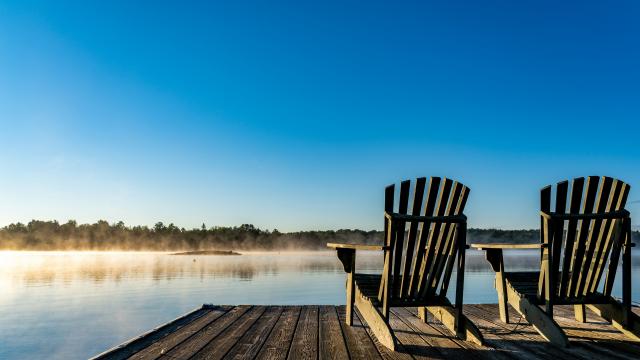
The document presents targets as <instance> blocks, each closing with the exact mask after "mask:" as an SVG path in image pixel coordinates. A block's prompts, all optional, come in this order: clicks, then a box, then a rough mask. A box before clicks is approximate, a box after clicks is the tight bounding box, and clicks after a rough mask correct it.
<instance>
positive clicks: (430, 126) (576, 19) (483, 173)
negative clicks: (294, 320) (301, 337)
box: [0, 0, 640, 231]
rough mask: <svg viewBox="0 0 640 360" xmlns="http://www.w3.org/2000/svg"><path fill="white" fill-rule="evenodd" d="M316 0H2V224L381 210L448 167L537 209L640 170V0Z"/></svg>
mask: <svg viewBox="0 0 640 360" xmlns="http://www.w3.org/2000/svg"><path fill="white" fill-rule="evenodd" d="M302 3H303V2H300V1H230V2H225V3H223V2H204V1H203V2H187V1H149V2H144V1H115V0H114V1H106V2H97V1H96V2H88V1H49V2H40V1H3V2H2V3H0V144H2V151H0V166H1V168H2V170H1V172H0V225H5V224H8V223H10V222H15V221H23V222H24V221H28V220H30V219H32V218H36V219H58V220H60V221H66V220H67V219H71V218H72V219H77V220H78V221H80V222H93V221H95V220H97V219H106V220H108V221H117V220H123V221H125V222H126V223H128V224H153V223H155V222H156V221H164V222H165V223H169V222H174V223H176V224H177V225H179V226H185V227H192V226H199V225H200V224H201V223H202V222H205V223H206V224H207V225H209V226H212V225H238V224H241V223H253V224H255V225H257V226H260V227H263V228H269V229H273V228H278V229H279V230H281V231H289V230H304V229H338V228H362V229H380V228H381V225H382V211H381V210H382V200H383V187H384V186H385V185H387V184H389V183H392V182H395V181H398V180H401V179H404V178H413V177H417V176H423V175H424V176H429V175H439V176H447V177H452V178H455V179H458V180H460V181H462V182H463V183H465V184H467V185H468V186H469V187H470V188H471V189H472V192H471V197H470V199H469V204H468V207H467V211H466V212H467V214H468V216H469V221H470V226H473V227H498V228H522V227H525V228H535V227H537V226H538V221H539V219H538V216H537V210H538V202H537V201H538V190H539V189H540V188H541V187H542V186H544V185H546V184H549V183H552V182H556V181H558V180H561V179H565V178H571V177H575V176H584V175H610V176H614V177H618V178H620V179H623V180H625V181H627V182H629V183H630V184H631V185H632V187H633V186H636V185H638V186H640V150H639V148H638V130H639V129H640V124H639V123H638V122H639V120H640V65H639V64H640V43H639V42H638V39H640V22H638V21H637V19H638V18H639V17H640V3H638V2H636V1H619V2H618V1H613V2H606V3H603V2H596V1H579V2H577V1H576V2H570V1H569V2H557V1H554V2H552V1H548V2H547V1H532V2H530V3H529V4H525V3H524V2H514V1H487V2H476V1H468V2H467V1H438V2H435V1H416V2H389V1H366V2H354V3H347V2H344V1H335V2H333V1H322V2H315V3H312V2H309V3H307V4H302ZM637 191H638V190H637V189H635V188H632V190H631V195H630V200H638V199H640V195H636V194H638V192H637ZM628 208H629V209H630V210H631V211H632V216H633V215H634V213H635V212H638V211H640V204H638V203H635V204H630V205H629V206H628ZM634 224H638V222H637V220H635V221H634Z"/></svg>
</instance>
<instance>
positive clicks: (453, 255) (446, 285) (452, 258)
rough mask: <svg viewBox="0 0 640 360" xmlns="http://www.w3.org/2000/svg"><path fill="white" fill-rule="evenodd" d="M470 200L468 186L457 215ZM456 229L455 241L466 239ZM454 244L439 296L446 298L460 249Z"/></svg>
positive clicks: (464, 190)
mask: <svg viewBox="0 0 640 360" xmlns="http://www.w3.org/2000/svg"><path fill="white" fill-rule="evenodd" d="M468 198H469V188H468V187H466V186H463V187H462V193H461V194H460V201H459V203H458V209H457V210H456V212H455V215H460V214H461V213H462V211H463V209H464V207H465V205H466V204H467V199H468ZM454 228H455V232H454V234H453V235H452V236H453V237H454V238H455V239H459V238H462V239H466V236H464V237H460V235H462V234H458V233H457V231H459V229H460V227H457V226H455V225H454ZM463 229H465V230H466V227H464V228H463ZM464 235H466V234H464ZM452 243H453V245H452V248H451V250H453V251H451V252H450V254H449V256H448V258H447V265H446V270H445V272H444V275H443V277H442V285H441V288H440V293H439V294H438V295H440V296H445V295H446V294H447V290H448V288H449V281H450V280H451V273H452V272H453V264H454V262H455V259H456V254H457V251H455V250H457V249H458V246H456V245H457V244H456V243H455V242H452Z"/></svg>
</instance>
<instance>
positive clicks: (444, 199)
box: [417, 178, 453, 297]
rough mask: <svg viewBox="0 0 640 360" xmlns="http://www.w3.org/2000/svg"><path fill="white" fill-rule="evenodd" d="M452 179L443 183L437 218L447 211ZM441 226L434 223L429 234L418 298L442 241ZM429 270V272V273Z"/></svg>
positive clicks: (422, 291) (421, 269)
mask: <svg viewBox="0 0 640 360" xmlns="http://www.w3.org/2000/svg"><path fill="white" fill-rule="evenodd" d="M452 183H453V182H452V181H451V179H447V178H445V179H444V181H443V182H442V189H441V190H440V196H439V198H438V206H437V208H436V214H435V215H436V216H444V214H445V211H446V209H447V203H448V200H449V193H450V192H451V185H452ZM440 228H441V226H440V224H438V223H437V222H436V223H434V224H433V225H432V227H431V231H430V232H429V238H428V240H427V245H426V248H427V250H426V252H425V257H424V261H422V267H421V268H420V281H419V282H418V289H417V292H418V296H419V297H421V296H423V294H424V291H425V287H426V284H427V277H428V275H429V273H430V269H431V267H432V265H433V257H434V255H435V251H436V247H437V242H438V241H439V239H440ZM427 269H429V271H427Z"/></svg>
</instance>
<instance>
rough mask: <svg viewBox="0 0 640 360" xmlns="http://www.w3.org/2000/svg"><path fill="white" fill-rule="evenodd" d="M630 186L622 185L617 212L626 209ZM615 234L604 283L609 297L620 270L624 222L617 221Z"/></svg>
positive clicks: (605, 291)
mask: <svg viewBox="0 0 640 360" xmlns="http://www.w3.org/2000/svg"><path fill="white" fill-rule="evenodd" d="M629 190H630V186H629V185H627V184H623V185H622V189H621V192H620V197H619V198H618V205H617V206H616V210H621V209H623V208H624V206H625V204H626V203H627V196H628V195H629ZM616 225H617V226H616V227H615V232H614V234H613V238H612V240H613V241H612V244H611V246H612V249H611V257H610V258H609V267H608V268H607V276H606V279H605V283H604V294H605V295H607V296H609V295H611V290H612V289H613V282H614V281H615V277H616V271H617V270H618V261H619V259H620V250H621V248H622V240H624V239H623V236H621V233H622V230H623V229H622V221H620V220H617V221H616Z"/></svg>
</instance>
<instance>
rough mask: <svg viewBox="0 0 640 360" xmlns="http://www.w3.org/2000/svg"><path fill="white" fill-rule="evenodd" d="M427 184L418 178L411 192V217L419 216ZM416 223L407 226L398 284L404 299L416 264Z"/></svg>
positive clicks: (407, 293) (424, 180) (423, 179)
mask: <svg viewBox="0 0 640 360" xmlns="http://www.w3.org/2000/svg"><path fill="white" fill-rule="evenodd" d="M426 182H427V179H426V178H424V177H421V178H418V179H417V180H416V185H415V188H414V190H413V204H412V209H411V214H412V215H420V210H422V200H423V197H424V186H425V184H426ZM418 225H419V224H418V222H417V221H412V222H411V223H410V224H409V233H408V234H407V246H406V248H407V250H406V251H405V254H404V257H403V258H404V259H403V260H404V264H403V267H402V282H401V283H400V296H401V297H406V296H408V295H409V284H410V282H411V276H412V273H411V269H412V265H413V264H414V263H415V262H416V260H415V259H414V256H413V254H414V252H415V241H416V235H417V233H418Z"/></svg>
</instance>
